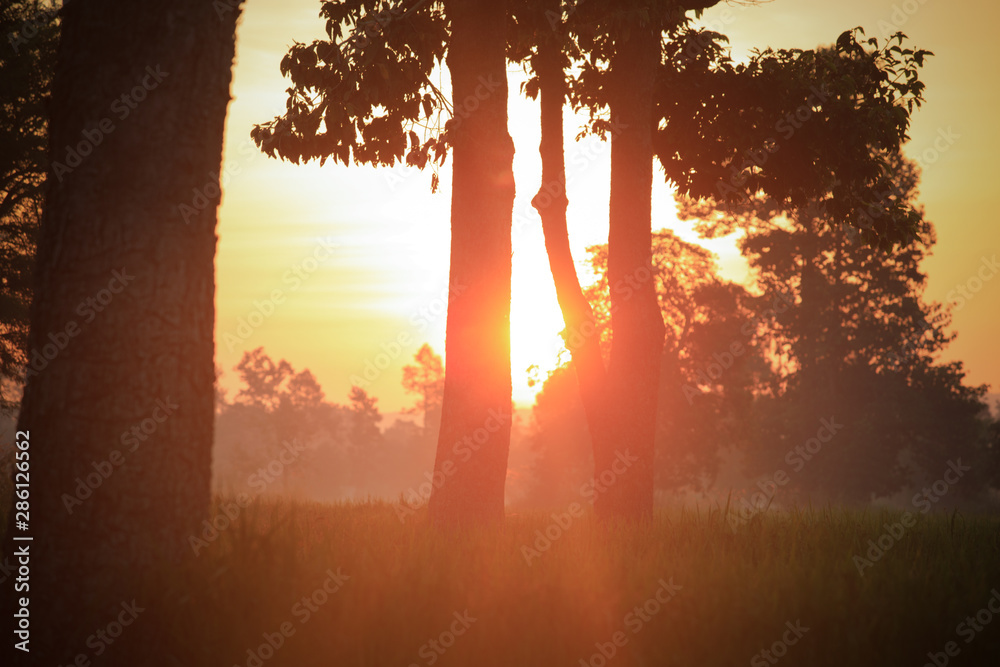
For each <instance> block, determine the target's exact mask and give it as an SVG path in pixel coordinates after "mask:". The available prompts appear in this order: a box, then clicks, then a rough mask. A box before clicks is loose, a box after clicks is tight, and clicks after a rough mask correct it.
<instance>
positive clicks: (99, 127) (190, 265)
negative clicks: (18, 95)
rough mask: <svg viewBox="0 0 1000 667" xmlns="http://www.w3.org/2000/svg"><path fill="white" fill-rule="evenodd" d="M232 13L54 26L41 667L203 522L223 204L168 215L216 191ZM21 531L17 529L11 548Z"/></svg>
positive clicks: (105, 12) (42, 312)
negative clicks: (185, 215)
mask: <svg viewBox="0 0 1000 667" xmlns="http://www.w3.org/2000/svg"><path fill="white" fill-rule="evenodd" d="M217 4H219V5H221V4H222V3H217ZM238 6H239V3H238V2H233V3H231V4H225V5H224V6H223V9H224V11H217V8H216V7H214V6H213V5H212V4H211V3H205V2H194V1H184V2H177V3H170V4H162V3H161V4H156V5H137V4H135V3H130V2H121V1H120V0H95V1H93V2H74V3H69V4H67V6H66V7H64V8H63V10H62V14H61V37H60V43H59V53H58V60H57V65H56V69H55V75H54V81H53V87H52V100H51V107H50V108H51V116H50V120H49V125H48V132H49V155H50V157H51V163H52V170H51V172H50V173H49V176H48V180H49V183H50V186H49V188H48V190H47V193H46V199H45V208H44V212H43V218H42V227H41V234H40V240H39V245H38V263H37V267H36V278H35V287H34V300H33V303H32V307H31V331H30V334H29V341H28V342H29V349H38V350H43V349H46V348H47V349H48V350H49V354H47V357H48V358H47V363H46V364H45V365H44V367H43V368H38V369H36V370H37V374H34V375H32V376H31V377H29V378H28V381H27V385H26V387H25V392H24V399H23V402H22V405H21V412H20V415H19V421H18V430H19V431H24V432H30V443H31V447H30V454H31V459H30V460H31V473H32V475H31V485H32V486H31V489H32V491H34V493H32V494H31V502H32V505H31V522H30V534H31V535H32V536H33V537H34V539H35V544H44V545H45V546H44V548H43V549H39V550H38V551H37V552H35V551H34V550H33V553H32V555H33V558H32V564H33V566H34V568H35V569H33V575H34V576H33V577H32V581H31V602H32V606H31V618H32V630H33V633H32V637H31V638H32V640H33V641H32V644H31V647H30V648H31V651H32V656H33V659H35V660H39V661H43V662H46V663H47V664H63V663H68V662H72V661H73V659H74V656H76V654H77V653H78V652H79V650H80V647H81V646H85V643H86V641H87V636H88V635H89V634H90V633H92V632H93V629H94V628H96V627H100V626H101V625H103V624H105V623H106V622H107V619H108V618H110V617H111V616H112V615H113V612H114V613H118V610H120V605H121V602H122V600H131V599H132V598H133V597H134V596H136V595H137V593H138V592H139V591H140V590H141V588H140V579H141V576H142V574H143V572H148V570H149V568H151V567H152V566H153V565H154V564H155V563H161V562H164V561H167V562H178V561H181V560H182V559H183V558H184V557H185V554H190V551H189V548H188V543H187V539H188V537H189V536H190V535H191V534H192V533H194V532H195V531H196V530H197V528H198V525H199V522H200V521H201V520H203V519H204V518H205V517H206V515H207V513H208V510H209V502H210V489H209V476H210V463H211V445H212V420H213V390H212V384H213V377H214V367H213V363H212V359H213V354H214V349H213V342H212V326H213V324H212V323H213V319H214V279H213V274H214V254H215V243H216V236H215V226H216V211H215V207H216V205H217V204H218V200H219V198H218V196H216V197H215V198H214V199H213V201H212V205H211V206H209V207H206V208H204V209H203V210H201V211H200V212H199V213H198V214H197V215H196V216H194V217H193V218H192V219H191V220H190V224H187V225H185V224H184V221H183V220H182V218H181V216H180V215H179V214H178V206H179V205H181V204H184V203H185V202H189V201H190V200H191V198H192V192H194V191H201V190H203V189H204V188H205V187H206V186H209V185H213V186H214V188H215V190H216V192H218V187H219V182H218V176H217V175H213V174H217V173H218V170H219V165H220V162H221V157H222V141H223V130H224V121H225V116H226V108H227V105H228V103H229V99H230V94H229V84H230V79H231V67H232V60H233V55H234V48H235V39H234V35H235V29H236V19H237V16H238V14H239V10H238ZM182 46H183V48H182ZM126 112H127V113H126ZM74 154H75V155H76V157H75V158H74V157H73V155H74ZM81 304H83V306H81ZM154 417H155V418H154ZM147 420H148V422H147ZM144 424H146V425H154V424H155V426H154V427H153V430H152V431H150V429H149V428H146V430H145V431H143V430H141V428H142V426H143V425H144ZM133 428H140V433H141V434H142V435H143V436H144V439H139V437H138V435H136V433H135V431H133ZM131 438H134V440H133V439H131ZM128 443H131V445H130V444H128ZM136 443H138V445H136ZM131 447H134V450H133V449H131ZM122 459H124V462H122V463H121V464H120V465H117V464H116V463H114V462H118V461H121V460H122ZM101 471H103V472H101ZM94 474H96V475H97V477H96V478H95V477H94ZM98 478H99V480H100V481H98ZM88 479H89V480H93V481H91V482H87V481H86V480H88ZM80 480H84V481H83V482H81V481H80ZM84 485H86V486H88V487H90V488H89V489H84V488H83V486H84ZM94 486H96V487H97V488H93V487H94ZM71 496H74V500H79V501H80V502H79V504H77V503H76V502H70V501H68V500H67V498H69V497H71ZM80 496H83V498H80ZM23 532H24V531H23V529H17V530H15V526H14V524H13V514H12V515H11V522H10V524H9V526H8V534H15V533H22V534H23ZM13 544H15V543H14V542H12V541H10V540H8V541H6V543H5V550H6V551H7V553H8V555H9V554H10V550H11V549H12V547H11V546H10V545H13ZM36 559H37V560H36ZM14 560H15V559H14V558H13V557H12V558H11V561H12V562H13V561H14ZM9 598H10V596H3V599H4V603H3V604H4V607H5V609H4V617H5V618H7V619H11V618H12V615H11V614H10V612H9V611H8V610H9V605H10V604H11V602H10V601H9ZM156 615H157V613H156V612H150V617H149V619H148V620H149V621H150V624H149V625H147V626H146V627H147V628H155V627H157V624H156V623H155V619H154V617H155V616H156ZM8 623H9V621H8ZM140 625H141V624H140ZM7 627H8V628H9V627H10V626H9V625H8V626H7ZM36 633H37V634H36ZM8 634H9V631H8ZM146 640H148V636H144V633H143V631H141V630H137V632H135V633H130V636H129V637H123V638H122V640H121V643H120V645H119V644H118V643H116V645H115V647H114V651H115V656H114V657H113V658H112V659H113V660H114V661H115V662H118V663H120V664H141V663H143V662H145V660H143V659H135V658H136V656H139V655H146V654H148V652H149V650H148V649H149V645H150V644H148V643H146V644H145V645H144V644H143V642H144V641H146ZM130 648H131V649H132V650H134V651H135V653H134V654H131V657H128V656H129V655H130V653H131V651H130ZM163 648H164V650H167V649H169V650H170V651H175V650H179V649H178V646H177V645H170V646H165V647H163Z"/></svg>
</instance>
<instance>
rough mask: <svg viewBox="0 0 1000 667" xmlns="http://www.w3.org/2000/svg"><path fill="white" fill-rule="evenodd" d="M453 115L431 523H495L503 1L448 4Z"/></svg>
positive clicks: (500, 499)
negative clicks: (447, 286)
mask: <svg viewBox="0 0 1000 667" xmlns="http://www.w3.org/2000/svg"><path fill="white" fill-rule="evenodd" d="M446 10H447V12H448V14H449V17H450V19H451V28H452V38H451V44H450V45H449V47H448V68H449V69H450V70H451V80H452V90H453V99H454V104H455V118H454V119H453V120H452V121H451V126H450V127H449V137H450V139H451V141H452V144H453V146H454V152H453V158H454V162H453V172H454V183H453V189H452V198H451V276H450V285H451V296H450V299H449V303H448V325H447V332H446V336H447V338H446V342H445V355H446V358H445V363H446V368H445V384H444V400H443V406H442V415H441V430H440V435H439V439H438V448H437V457H436V460H435V464H434V489H433V491H432V494H431V498H430V507H429V509H430V514H431V519H432V520H433V521H434V523H436V524H438V525H455V524H460V525H468V524H475V523H497V522H500V521H501V520H502V519H503V513H504V482H505V481H506V477H507V455H508V449H509V445H510V416H511V381H510V276H511V211H512V209H513V205H514V174H513V157H514V145H513V142H512V141H511V138H510V135H509V134H508V132H507V70H506V57H505V52H506V36H505V31H504V29H503V27H504V25H505V23H506V3H504V2H493V1H491V0H452V1H450V2H447V3H446Z"/></svg>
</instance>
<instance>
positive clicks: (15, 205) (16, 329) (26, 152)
mask: <svg viewBox="0 0 1000 667" xmlns="http://www.w3.org/2000/svg"><path fill="white" fill-rule="evenodd" d="M61 4H62V3H61V2H43V1H41V0H28V1H26V2H21V1H18V2H11V3H8V4H5V5H4V6H3V8H0V34H2V35H5V36H6V37H7V42H8V46H9V48H4V49H3V53H2V54H0V287H2V289H0V413H13V412H14V410H15V409H16V408H17V403H18V401H17V399H16V397H15V396H14V393H15V392H13V391H12V389H13V388H14V385H15V384H20V383H23V381H24V372H23V368H24V367H25V365H26V364H28V363H30V362H31V361H32V359H31V357H32V356H33V355H31V353H30V352H29V351H28V346H27V344H28V320H29V314H30V313H29V308H30V305H31V285H32V267H33V265H34V260H35V250H36V246H37V243H38V228H39V225H40V221H41V215H42V199H43V194H44V181H45V172H46V170H47V169H48V156H47V155H46V153H45V149H46V144H47V134H46V132H47V122H48V115H47V111H48V110H47V107H46V103H47V100H48V95H49V88H50V87H51V85H52V73H53V71H54V69H55V61H56V45H57V44H58V35H59V28H58V23H57V21H56V16H57V12H58V9H59V7H60V6H61ZM29 33H30V36H29ZM36 352H37V356H38V357H41V352H40V351H36ZM43 361H44V357H42V358H41V359H38V358H36V359H35V361H34V363H35V364H36V365H41V363H43Z"/></svg>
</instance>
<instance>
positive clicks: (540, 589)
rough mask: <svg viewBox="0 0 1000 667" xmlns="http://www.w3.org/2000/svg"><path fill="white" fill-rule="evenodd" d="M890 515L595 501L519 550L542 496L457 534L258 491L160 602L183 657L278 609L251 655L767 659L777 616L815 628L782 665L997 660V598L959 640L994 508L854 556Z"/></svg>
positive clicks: (535, 525) (239, 638) (497, 660)
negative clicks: (637, 508)
mask: <svg viewBox="0 0 1000 667" xmlns="http://www.w3.org/2000/svg"><path fill="white" fill-rule="evenodd" d="M899 520H900V515H899V514H898V513H874V512H865V513H861V512H856V511H840V510H825V511H809V512H805V511H803V512H791V513H784V514H768V515H763V516H757V517H755V518H754V519H753V520H751V521H750V522H749V523H747V524H745V525H743V526H739V527H737V528H736V529H735V530H734V529H732V528H731V527H730V526H729V524H728V523H727V522H726V521H724V517H723V516H722V513H721V512H719V511H718V510H715V511H712V512H705V511H701V512H700V513H699V512H691V511H672V512H667V513H663V514H660V515H658V516H657V518H656V520H655V521H654V523H653V524H652V525H651V526H647V527H645V528H641V529H639V528H634V527H607V526H601V525H599V524H597V523H596V522H595V521H594V520H593V519H592V518H591V517H590V516H589V515H588V516H584V517H582V518H578V519H574V520H573V523H572V524H571V525H570V526H569V527H568V528H567V529H566V530H565V531H562V532H563V534H562V535H561V536H559V537H558V538H557V539H556V540H554V541H553V543H552V545H551V547H550V548H548V549H547V550H546V551H544V552H542V553H541V554H540V555H539V556H538V557H537V558H534V559H533V561H532V563H531V565H528V564H527V563H526V560H525V557H524V555H523V554H522V546H523V545H529V546H530V545H531V544H532V542H533V541H534V540H535V538H536V537H537V535H536V533H535V531H536V530H542V531H544V530H545V529H546V527H547V526H550V524H553V520H552V518H551V516H550V515H549V514H546V513H534V514H517V515H512V516H509V517H508V519H507V522H506V525H505V527H504V528H503V530H502V531H499V532H494V533H486V532H478V533H472V534H454V533H446V532H439V531H437V530H434V529H433V528H431V527H430V526H429V525H428V523H427V519H426V515H425V514H423V513H418V514H417V515H416V516H412V517H409V518H408V519H407V521H406V522H405V523H401V522H400V520H399V518H398V517H397V515H396V513H395V512H394V510H393V509H392V506H391V505H387V504H379V503H371V504H354V505H335V506H330V505H320V504H308V503H305V504H293V503H288V502H271V503H267V502H263V503H258V504H255V505H252V506H251V507H249V508H248V509H246V510H244V512H243V514H242V516H241V517H240V519H239V520H238V521H237V522H236V524H235V525H234V526H233V527H230V528H229V529H227V530H225V531H223V532H222V533H221V534H220V536H219V538H218V539H217V540H215V541H214V542H212V543H211V544H210V545H209V546H208V547H207V548H205V549H204V550H202V551H201V553H200V555H199V556H198V557H197V559H196V562H195V566H194V568H193V569H190V570H185V571H184V573H183V574H178V573H177V571H176V569H175V570H173V571H172V572H171V574H170V575H169V581H170V582H171V586H172V587H175V588H176V587H177V586H180V587H181V588H182V589H183V590H186V591H187V593H185V594H183V596H182V597H181V602H179V603H177V604H172V605H171V607H170V609H169V610H165V612H166V613H163V614H158V617H159V618H160V619H162V621H161V622H163V623H164V624H165V625H166V626H167V627H165V628H164V632H170V633H171V634H174V635H175V636H177V637H182V638H183V643H184V645H185V646H187V647H188V648H189V649H190V651H191V655H189V656H184V662H185V664H190V665H213V666H227V667H228V666H230V665H247V664H248V660H249V656H248V654H247V651H248V649H256V648H257V647H258V646H260V645H261V644H262V643H263V642H264V637H263V635H264V634H265V633H274V632H275V631H279V630H280V627H281V625H282V624H283V623H289V624H290V625H286V626H285V627H286V629H288V628H291V629H292V630H293V633H291V634H290V636H289V637H287V638H286V639H284V641H283V643H282V646H281V647H280V648H279V649H278V650H277V651H275V652H274V655H273V656H271V657H269V658H268V659H266V660H263V661H262V662H261V663H257V662H256V661H254V660H250V661H249V664H250V665H251V666H253V665H257V664H262V665H267V666H269V667H270V666H272V665H296V666H307V665H399V666H401V667H406V666H407V665H411V664H416V665H429V664H431V660H430V658H431V657H432V656H433V657H434V658H435V660H434V661H433V664H437V665H476V666H483V667H489V666H494V665H496V666H503V667H512V666H527V665H546V666H548V665H567V666H576V665H580V664H581V662H580V660H581V659H583V663H582V664H588V663H589V664H592V665H595V666H599V665H602V664H604V662H602V660H601V659H600V658H598V657H594V656H595V654H596V652H597V651H598V648H597V646H595V643H602V644H604V645H605V646H606V647H607V648H609V645H608V644H607V643H608V642H612V640H613V637H614V633H616V632H619V631H620V632H622V633H623V635H619V637H618V638H619V640H621V639H623V638H624V639H625V640H626V643H625V646H624V647H623V648H616V655H615V656H614V657H613V658H612V659H611V660H608V661H607V664H608V665H657V666H660V665H664V666H666V665H692V666H696V667H709V666H713V665H720V666H722V665H726V666H730V665H747V664H761V665H764V664H771V663H769V662H767V661H765V660H764V659H763V658H762V657H758V658H757V659H756V661H755V662H753V661H754V656H755V655H757V654H758V653H759V652H760V651H761V650H762V649H765V648H769V647H771V645H772V644H773V643H774V642H776V641H780V640H781V638H782V634H783V633H784V632H785V630H786V625H785V624H786V622H790V623H792V624H795V623H796V622H800V623H801V625H802V626H804V627H807V628H808V631H807V632H806V633H805V634H804V635H803V636H802V638H801V639H800V640H798V641H797V642H796V643H795V645H792V646H789V647H788V648H787V655H784V657H783V658H781V660H779V661H778V662H780V663H781V664H786V665H915V666H918V667H919V666H920V665H923V664H924V663H926V662H928V660H929V658H928V657H927V653H928V652H940V651H943V650H944V648H945V644H946V643H947V642H949V641H954V642H956V643H957V646H958V648H959V651H960V654H959V656H958V658H952V659H950V662H949V664H970V665H972V664H978V665H982V664H996V663H993V662H992V658H993V657H995V656H1000V614H998V615H997V618H996V619H995V620H993V622H992V623H990V624H989V625H986V626H985V627H983V630H982V632H979V633H977V634H976V636H975V637H974V638H973V639H972V641H971V642H969V643H966V641H965V637H967V636H968V635H967V634H966V635H965V637H963V636H960V635H959V634H957V631H956V628H957V626H958V624H959V623H961V622H962V621H963V620H964V619H965V618H966V617H967V616H970V615H975V614H976V613H977V612H978V611H979V610H980V609H982V608H984V607H985V606H986V604H987V602H988V600H989V598H990V597H991V590H992V589H994V588H997V589H998V590H1000V519H998V518H996V517H980V516H962V515H957V516H952V515H928V516H924V515H918V517H917V522H916V524H915V525H914V526H913V527H912V528H909V529H907V530H906V532H905V534H904V535H903V536H902V537H901V538H900V539H899V540H898V543H896V544H895V545H894V546H892V547H891V548H890V549H889V550H888V551H887V552H886V553H885V554H884V555H883V556H882V557H881V559H880V560H878V561H877V562H875V563H874V564H873V565H872V566H871V567H869V568H866V569H865V571H864V576H861V575H860V574H859V572H858V568H857V567H856V565H855V563H854V560H853V556H855V555H864V554H865V552H866V551H867V550H868V548H869V545H868V540H869V539H872V540H878V538H879V536H880V535H881V534H882V533H883V532H884V531H885V529H884V528H883V525H884V524H885V523H887V522H889V523H893V522H898V521H899ZM550 530H552V531H553V533H554V532H555V530H554V529H552V528H550ZM338 568H339V571H340V572H342V573H343V574H346V575H348V576H349V577H350V578H349V580H347V581H346V582H345V583H344V584H343V586H342V587H341V588H340V589H339V590H338V591H337V592H335V593H332V594H330V595H329V596H328V599H327V600H326V602H325V603H324V604H322V605H321V606H319V607H317V611H315V612H310V617H309V618H308V620H306V619H305V618H304V611H303V610H304V609H305V607H303V606H300V607H296V606H295V605H296V604H297V603H298V602H299V601H301V598H302V597H303V596H309V595H311V594H312V593H313V592H314V591H316V590H317V589H319V588H320V586H321V585H322V583H323V581H324V580H325V579H326V578H327V577H328V575H327V574H326V573H327V571H332V572H333V573H337V572H338ZM661 579H663V580H665V581H666V582H667V583H671V582H672V583H673V584H677V585H680V586H681V587H682V588H681V589H680V590H679V591H678V592H677V593H676V595H675V596H674V597H673V598H672V599H670V600H669V601H668V602H666V603H664V604H659V603H655V604H654V603H650V605H649V608H650V609H651V610H654V613H649V614H647V616H646V619H647V620H643V621H642V623H641V624H640V623H639V620H640V617H639V616H635V615H633V616H632V617H628V616H627V615H628V614H629V613H630V612H631V611H632V610H633V608H634V607H635V606H636V605H642V604H644V603H645V602H646V601H647V600H649V599H650V598H652V597H653V596H654V595H655V594H656V593H657V589H658V588H660V586H661V585H660V584H659V583H658V582H659V581H660V580H661ZM160 581H161V584H160V585H162V582H164V581H167V579H160ZM185 596H186V597H185ZM318 599H319V598H318ZM994 606H995V607H996V606H997V602H994ZM657 607H658V609H657ZM998 608H1000V607H998ZM296 609H298V610H299V611H298V612H297V611H296ZM466 611H467V612H468V614H469V615H471V616H472V617H474V618H475V619H476V620H475V622H473V623H472V624H471V626H470V627H469V628H468V630H467V631H466V632H464V634H462V635H461V636H457V637H456V638H455V640H454V644H453V645H452V646H451V647H450V648H448V649H447V650H446V651H445V652H444V653H443V654H438V653H436V652H434V651H433V649H432V648H430V647H429V646H427V642H428V641H429V640H432V639H436V638H439V636H440V635H441V633H442V632H445V631H447V630H448V629H449V626H450V624H451V623H452V621H454V620H455V616H454V614H455V613H458V614H459V615H462V614H463V613H464V612H466ZM984 616H985V615H984ZM629 618H631V620H629ZM637 625H640V626H641V627H638V628H637V627H636V626H637ZM456 627H457V626H456ZM447 639H448V638H447V637H445V641H447ZM421 647H425V648H424V652H423V654H421ZM779 650H780V649H779ZM597 655H599V654H597ZM265 657H267V652H266V651H265ZM592 658H593V659H592Z"/></svg>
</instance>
